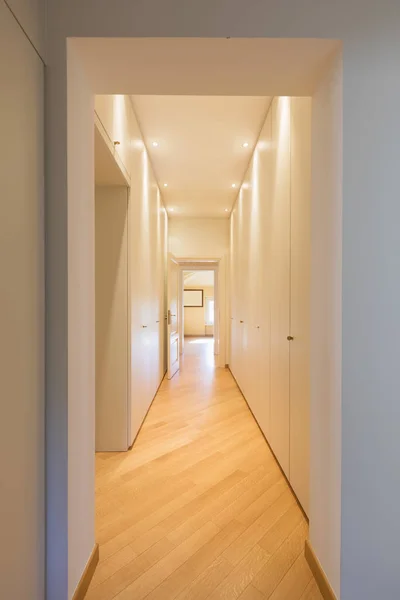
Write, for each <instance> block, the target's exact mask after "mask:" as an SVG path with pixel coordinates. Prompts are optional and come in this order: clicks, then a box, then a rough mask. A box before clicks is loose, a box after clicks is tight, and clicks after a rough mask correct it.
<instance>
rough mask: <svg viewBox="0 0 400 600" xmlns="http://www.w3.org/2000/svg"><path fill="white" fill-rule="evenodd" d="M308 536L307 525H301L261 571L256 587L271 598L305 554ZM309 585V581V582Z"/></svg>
mask: <svg viewBox="0 0 400 600" xmlns="http://www.w3.org/2000/svg"><path fill="white" fill-rule="evenodd" d="M306 535H307V525H306V523H304V522H303V523H300V524H299V525H298V526H297V527H296V529H295V530H294V531H293V532H292V533H291V534H290V535H289V537H287V538H286V539H285V541H284V542H283V544H281V545H280V546H279V547H278V549H277V550H276V551H275V553H274V554H273V556H272V557H271V560H270V561H268V563H267V564H266V565H265V567H264V568H263V569H261V571H260V573H259V574H258V576H257V577H256V579H255V580H254V586H255V587H256V588H257V589H258V590H260V592H262V593H263V594H264V595H265V596H267V598H269V597H270V596H271V595H272V593H273V592H274V591H275V589H276V588H277V587H278V586H279V584H280V582H281V580H282V579H283V578H284V577H285V576H286V574H287V572H288V571H289V570H290V569H291V567H292V566H293V564H294V563H295V562H296V560H297V559H298V557H299V556H300V555H301V554H302V553H304V538H305V536H306ZM307 583H308V581H307Z"/></svg>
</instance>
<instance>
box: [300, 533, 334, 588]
mask: <svg viewBox="0 0 400 600" xmlns="http://www.w3.org/2000/svg"><path fill="white" fill-rule="evenodd" d="M304 554H305V557H306V561H307V562H308V566H309V567H310V569H311V572H312V574H313V575H314V577H315V581H316V582H317V585H318V587H319V590H320V592H321V594H322V596H323V598H324V599H325V600H337V598H336V595H335V592H334V591H333V589H332V588H331V586H330V583H329V581H328V579H327V577H326V575H325V571H324V570H323V568H322V567H321V563H320V562H319V560H318V558H317V557H316V555H315V552H314V550H313V548H312V546H311V544H310V541H309V540H306V543H305V547H304Z"/></svg>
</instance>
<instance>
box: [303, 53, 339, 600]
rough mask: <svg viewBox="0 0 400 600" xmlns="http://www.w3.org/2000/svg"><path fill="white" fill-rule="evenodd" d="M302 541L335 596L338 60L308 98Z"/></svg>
mask: <svg viewBox="0 0 400 600" xmlns="http://www.w3.org/2000/svg"><path fill="white" fill-rule="evenodd" d="M312 115H313V117H312V118H313V121H312V204H311V248H312V254H311V359H310V360H311V365H312V368H311V515H312V519H311V520H310V541H311V544H312V546H313V549H314V551H315V553H316V555H317V557H318V559H319V561H320V563H321V565H322V566H323V568H324V570H325V572H326V575H327V577H328V579H329V581H330V583H331V585H332V587H333V589H334V591H335V593H336V595H337V597H338V598H339V597H340V528H341V515H340V508H341V501H340V490H341V473H340V471H341V394H342V390H341V387H342V305H341V301H342V57H341V55H340V54H339V55H335V56H334V57H332V59H331V60H330V62H329V64H327V65H326V69H325V70H324V73H323V75H322V77H321V80H320V82H319V85H318V88H317V89H316V91H315V94H314V96H313V112H312Z"/></svg>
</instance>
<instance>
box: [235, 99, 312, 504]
mask: <svg viewBox="0 0 400 600" xmlns="http://www.w3.org/2000/svg"><path fill="white" fill-rule="evenodd" d="M310 194H311V99H310V98H289V97H277V98H274V99H273V100H272V101H271V105H270V107H269V110H268V113H267V116H266V120H265V123H264V126H263V128H262V131H261V134H260V137H259V140H258V142H257V145H256V148H255V150H254V154H253V157H252V160H251V163H250V166H249V169H248V171H247V173H246V176H245V179H244V181H243V184H242V186H241V189H240V191H239V195H238V199H237V202H236V205H235V207H234V210H233V212H232V217H231V277H230V281H231V349H230V368H231V370H232V373H233V375H234V376H235V378H236V380H237V382H238V384H239V386H240V388H241V390H242V392H243V394H244V396H245V398H246V400H247V402H248V404H249V406H250V408H251V410H252V412H253V414H254V416H255V418H256V419H257V421H258V424H259V426H260V428H261V429H262V431H263V433H264V435H265V437H266V439H267V440H268V443H269V444H270V446H271V448H272V450H273V452H274V454H275V456H276V458H277V459H278V461H279V463H280V466H281V468H282V470H283V471H284V473H285V475H286V477H287V478H288V480H289V481H290V483H291V485H292V487H293V490H294V491H295V493H296V495H297V497H298V499H299V501H300V503H301V504H302V506H303V508H304V510H305V512H308V503H309V437H310V436H309V398H310V390H309V338H310V331H309V329H310V314H309V313H310Z"/></svg>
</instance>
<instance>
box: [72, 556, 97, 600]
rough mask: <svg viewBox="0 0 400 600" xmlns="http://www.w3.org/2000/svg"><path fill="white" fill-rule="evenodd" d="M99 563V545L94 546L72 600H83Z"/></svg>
mask: <svg viewBox="0 0 400 600" xmlns="http://www.w3.org/2000/svg"><path fill="white" fill-rule="evenodd" d="M98 562H99V545H98V544H95V546H94V548H93V550H92V554H91V555H90V557H89V560H88V562H87V565H86V567H85V570H84V571H83V573H82V577H81V578H80V581H79V583H78V585H77V588H76V590H75V593H74V595H73V596H72V600H83V599H84V597H85V596H86V592H87V591H88V588H89V585H90V582H91V581H92V577H93V575H94V572H95V570H96V567H97V564H98Z"/></svg>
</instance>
